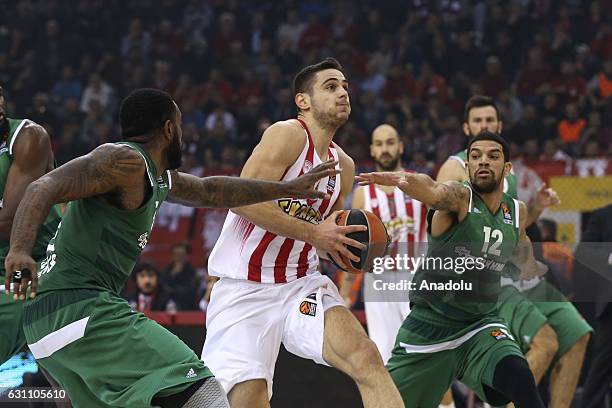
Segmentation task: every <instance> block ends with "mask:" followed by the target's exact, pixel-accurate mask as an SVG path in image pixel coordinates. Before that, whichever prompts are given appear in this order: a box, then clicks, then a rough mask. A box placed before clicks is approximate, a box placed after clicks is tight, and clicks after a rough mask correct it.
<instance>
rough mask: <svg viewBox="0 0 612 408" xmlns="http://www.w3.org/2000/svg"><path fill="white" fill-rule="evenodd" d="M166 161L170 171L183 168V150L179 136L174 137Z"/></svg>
mask: <svg viewBox="0 0 612 408" xmlns="http://www.w3.org/2000/svg"><path fill="white" fill-rule="evenodd" d="M175 134H176V133H175ZM166 159H167V160H168V169H169V170H176V169H178V168H179V167H181V164H182V163H183V150H182V149H181V143H180V142H179V138H178V136H174V139H172V142H171V143H170V145H169V146H168V151H167V152H166Z"/></svg>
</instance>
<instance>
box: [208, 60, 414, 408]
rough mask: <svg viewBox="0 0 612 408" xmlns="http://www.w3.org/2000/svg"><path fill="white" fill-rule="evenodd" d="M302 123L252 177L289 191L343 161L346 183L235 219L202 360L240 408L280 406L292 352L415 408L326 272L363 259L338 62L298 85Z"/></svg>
mask: <svg viewBox="0 0 612 408" xmlns="http://www.w3.org/2000/svg"><path fill="white" fill-rule="evenodd" d="M293 85H294V95H295V96H294V100H295V104H296V105H297V108H298V118H297V120H296V119H291V120H286V121H281V122H277V123H275V124H273V125H272V126H270V127H269V128H268V129H266V131H265V132H264V134H263V136H262V139H261V141H260V143H259V144H258V145H257V147H256V148H255V150H254V151H253V153H252V155H251V157H250V158H249V159H248V160H247V163H246V164H245V166H244V168H243V170H242V174H241V177H249V178H258V179H266V180H288V179H293V178H295V177H297V176H298V175H299V174H302V173H303V172H305V171H308V169H310V168H311V167H313V166H316V165H317V164H318V163H321V162H323V161H327V160H330V159H331V160H336V161H337V162H338V168H340V169H341V173H340V174H339V175H337V176H335V177H328V178H324V179H322V180H321V181H320V182H319V184H318V188H319V189H320V190H321V191H326V192H327V194H328V198H326V199H324V200H297V199H293V198H291V197H287V198H286V199H283V200H277V201H274V202H268V203H265V204H263V205H252V206H246V207H240V208H235V209H232V210H231V211H230V212H229V213H228V216H227V218H226V220H225V224H224V225H223V230H222V232H221V236H220V237H219V240H218V241H217V244H216V245H215V247H214V248H213V250H212V252H211V255H210V258H209V263H208V272H209V273H210V274H211V275H213V276H217V277H219V278H220V279H219V281H218V282H217V284H216V285H215V286H214V288H213V290H212V294H211V298H210V304H209V306H208V313H207V317H206V328H207V334H206V341H205V343H204V349H203V351H202V357H203V358H204V359H205V361H206V362H207V364H208V366H209V367H210V368H211V370H212V371H213V372H214V373H215V376H216V378H217V379H218V380H219V381H220V382H221V384H222V385H223V387H224V388H225V391H226V392H228V397H229V400H230V404H231V406H232V407H233V408H243V407H244V408H247V407H248V408H259V407H269V400H270V398H271V396H272V380H273V376H274V366H275V364H276V359H277V357H278V352H279V348H280V345H281V343H283V344H284V346H285V348H286V349H287V350H288V351H289V352H291V353H293V354H296V355H298V356H300V357H303V358H308V359H311V360H313V361H315V362H316V363H319V364H325V365H331V366H333V367H336V368H338V369H339V370H342V371H344V372H345V373H347V374H348V375H349V376H351V377H352V378H353V380H354V381H355V382H356V384H357V387H358V389H359V392H360V394H361V397H362V400H363V403H364V406H365V407H366V408H370V407H403V403H402V399H401V397H400V394H399V392H398V391H397V389H396V388H395V385H394V384H393V382H392V380H391V377H390V376H389V374H388V372H387V370H386V369H385V367H384V364H383V361H382V359H381V357H380V354H379V353H378V350H377V349H376V345H375V344H374V343H373V342H372V341H371V340H370V339H369V338H368V337H367V335H366V333H365V331H364V330H363V328H362V327H361V325H360V324H359V322H358V321H357V319H356V318H355V317H354V316H353V314H352V313H351V312H350V311H349V310H348V309H347V308H346V307H345V306H344V302H343V300H342V298H341V297H340V294H339V293H338V290H337V288H336V286H335V285H334V284H333V283H332V281H331V280H330V279H329V278H328V277H326V276H322V275H321V274H320V273H319V271H318V264H319V257H318V255H317V252H319V253H329V254H331V255H332V256H334V258H335V259H340V257H339V254H343V255H344V256H347V257H348V258H350V259H353V260H356V261H357V260H358V259H357V257H355V256H354V255H353V254H352V253H350V251H348V249H347V247H346V245H351V246H354V247H357V248H363V246H362V245H361V244H360V243H358V242H356V241H353V240H351V239H349V238H347V237H346V234H347V233H349V232H354V231H363V230H365V227H363V226H348V227H339V226H337V225H336V223H335V219H336V218H337V216H338V215H339V214H340V212H339V211H336V210H339V209H342V208H343V207H344V198H345V197H346V196H347V195H348V194H349V193H350V191H351V190H352V186H353V178H354V172H355V166H354V163H353V161H352V159H351V158H350V157H349V156H347V155H346V153H344V151H343V150H342V149H340V148H339V147H338V146H337V145H336V144H335V143H333V142H332V139H333V137H334V134H335V133H336V130H337V129H338V128H339V127H341V126H342V125H344V123H346V121H347V120H348V117H349V114H350V112H351V106H350V101H349V95H348V91H347V90H348V82H347V80H346V78H345V76H344V74H343V72H342V67H341V66H340V64H339V63H338V61H336V60H335V59H333V58H328V59H325V60H323V61H321V62H320V63H318V64H316V65H311V66H308V67H306V68H304V69H302V70H301V71H300V72H299V73H298V74H297V75H296V77H295V79H294V84H293Z"/></svg>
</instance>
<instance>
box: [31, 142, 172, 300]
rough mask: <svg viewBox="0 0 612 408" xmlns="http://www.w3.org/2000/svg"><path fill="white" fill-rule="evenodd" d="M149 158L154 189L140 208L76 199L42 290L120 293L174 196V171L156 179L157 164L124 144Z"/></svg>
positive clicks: (46, 264)
mask: <svg viewBox="0 0 612 408" xmlns="http://www.w3.org/2000/svg"><path fill="white" fill-rule="evenodd" d="M118 144H122V145H126V146H129V147H130V148H132V149H134V150H136V151H137V152H138V153H139V154H140V155H141V156H142V157H143V159H144V160H145V163H146V169H147V175H148V181H149V183H150V186H151V189H150V191H149V193H148V196H147V198H146V199H145V201H144V203H143V204H142V205H141V206H140V207H139V208H138V209H135V210H122V209H119V208H117V207H115V206H112V205H110V204H109V203H107V202H106V201H104V200H102V199H101V198H99V197H88V198H84V199H80V200H76V201H72V202H70V204H68V207H67V208H66V211H65V213H64V217H63V219H62V222H61V223H60V225H59V226H58V228H57V232H56V234H55V236H54V237H53V239H52V240H51V242H50V243H49V247H48V251H47V258H46V259H45V260H44V261H43V263H42V265H41V268H40V271H39V273H38V276H39V290H38V292H39V293H44V292H48V291H52V290H60V289H94V290H102V291H110V292H113V293H115V294H118V293H119V292H120V291H121V288H122V287H123V284H124V283H125V280H126V279H127V278H128V276H129V275H130V273H131V272H132V269H133V268H134V265H135V264H136V261H137V259H138V257H139V256H140V252H141V251H142V250H143V249H144V248H145V246H146V245H147V241H148V239H149V234H150V233H151V230H152V228H153V223H154V221H155V215H156V214H157V210H158V209H159V206H160V204H161V203H162V202H163V201H164V200H165V199H166V197H167V196H168V192H169V189H170V183H171V180H170V173H169V172H168V171H166V172H164V173H163V175H162V176H161V177H159V178H156V174H157V169H156V167H155V163H154V162H153V160H151V158H150V157H149V156H148V155H147V153H146V152H145V151H144V150H143V149H142V148H141V147H140V145H138V144H136V143H129V142H119V143H118Z"/></svg>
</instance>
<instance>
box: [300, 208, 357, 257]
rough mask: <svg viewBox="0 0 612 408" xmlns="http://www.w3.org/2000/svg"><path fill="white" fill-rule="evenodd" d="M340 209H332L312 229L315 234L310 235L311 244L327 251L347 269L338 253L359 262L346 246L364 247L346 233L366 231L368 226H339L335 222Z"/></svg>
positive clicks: (340, 211)
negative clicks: (323, 219)
mask: <svg viewBox="0 0 612 408" xmlns="http://www.w3.org/2000/svg"><path fill="white" fill-rule="evenodd" d="M341 213H342V210H339V211H334V212H333V213H331V214H330V215H329V217H327V218H326V219H325V221H323V222H322V223H320V224H318V225H317V226H316V228H315V229H314V231H315V233H314V234H315V235H314V236H313V237H312V240H311V241H312V242H311V243H312V246H314V247H315V248H317V250H319V251H321V252H324V253H329V254H330V255H331V256H332V257H333V258H334V260H336V262H338V264H340V266H341V267H343V268H344V269H349V265H343V264H342V263H343V262H342V261H341V259H342V258H341V257H340V256H339V254H342V255H344V257H345V258H347V259H350V260H352V261H355V262H359V257H358V256H357V255H355V254H353V253H352V252H351V251H350V250H349V249H348V247H349V246H352V247H355V248H357V249H359V250H360V251H362V250H364V249H365V248H366V245H365V244H362V243H361V242H359V241H355V240H354V239H351V238H348V237H347V236H346V234H349V233H351V232H359V231H367V229H368V227H366V226H365V225H348V226H340V225H337V224H336V219H337V218H338V217H339V216H340V214H341Z"/></svg>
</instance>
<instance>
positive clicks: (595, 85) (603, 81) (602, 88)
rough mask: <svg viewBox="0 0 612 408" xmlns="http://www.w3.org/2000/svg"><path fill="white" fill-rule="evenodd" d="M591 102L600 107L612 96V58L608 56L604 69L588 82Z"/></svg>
mask: <svg viewBox="0 0 612 408" xmlns="http://www.w3.org/2000/svg"><path fill="white" fill-rule="evenodd" d="M588 89H589V95H590V97H591V103H593V104H594V105H595V106H597V107H599V106H601V105H602V104H603V101H605V100H606V99H607V98H609V97H611V96H612V58H608V59H607V60H606V61H605V62H604V64H603V69H602V70H601V71H600V72H598V73H597V74H596V75H595V76H594V77H593V78H591V80H590V81H589V84H588Z"/></svg>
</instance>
